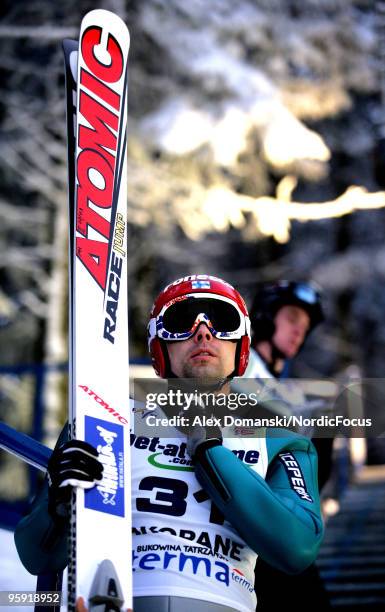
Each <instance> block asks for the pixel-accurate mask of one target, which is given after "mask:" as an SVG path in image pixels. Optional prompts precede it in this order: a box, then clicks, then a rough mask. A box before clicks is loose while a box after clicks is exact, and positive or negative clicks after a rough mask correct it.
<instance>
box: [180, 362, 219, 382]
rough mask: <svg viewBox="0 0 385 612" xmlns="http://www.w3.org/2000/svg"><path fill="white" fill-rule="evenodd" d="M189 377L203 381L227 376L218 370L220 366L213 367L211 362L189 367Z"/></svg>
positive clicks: (212, 380) (216, 379)
mask: <svg viewBox="0 0 385 612" xmlns="http://www.w3.org/2000/svg"><path fill="white" fill-rule="evenodd" d="M188 377H189V378H196V379H199V380H201V381H202V382H204V381H207V382H211V383H213V382H215V381H218V380H221V379H222V378H225V375H224V374H223V373H222V372H219V371H218V368H216V367H213V366H212V365H211V364H206V363H205V364H201V365H200V364H196V365H194V366H193V367H192V368H190V369H189V376H188Z"/></svg>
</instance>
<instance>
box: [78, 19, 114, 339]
mask: <svg viewBox="0 0 385 612" xmlns="http://www.w3.org/2000/svg"><path fill="white" fill-rule="evenodd" d="M101 48H102V51H101ZM101 54H102V56H103V61H102V60H101V59H100V58H101ZM79 63H80V74H79V99H78V126H79V127H78V134H77V147H78V152H77V159H76V179H77V185H76V231H77V233H78V235H77V236H76V256H77V257H78V258H79V260H80V261H81V263H82V264H83V265H84V266H85V267H86V269H87V270H88V272H89V273H90V274H91V276H92V278H93V279H94V280H95V282H96V283H97V284H98V285H99V287H101V289H102V290H103V291H104V293H105V300H104V311H105V322H104V332H103V337H104V338H105V339H106V340H108V341H109V342H111V343H112V344H113V343H114V341H115V337H114V334H115V329H116V317H117V308H118V301H119V291H120V279H121V275H122V270H123V261H124V256H125V252H124V251H123V250H122V246H123V244H124V235H125V231H126V226H125V221H124V218H123V215H122V214H120V213H117V205H118V194H119V186H120V181H121V171H122V165H123V163H124V152H125V143H124V142H123V139H124V137H125V133H124V132H125V130H124V129H123V125H124V122H123V121H121V119H120V115H121V114H123V115H124V105H125V97H124V95H122V92H124V91H125V58H124V54H123V50H122V48H121V46H120V45H119V42H118V40H117V39H116V38H115V37H114V36H113V34H111V33H110V32H108V30H107V24H106V26H105V27H104V28H103V29H102V28H100V27H99V26H91V27H89V28H87V29H86V30H85V32H84V34H83V36H82V39H81V41H80V49H79Z"/></svg>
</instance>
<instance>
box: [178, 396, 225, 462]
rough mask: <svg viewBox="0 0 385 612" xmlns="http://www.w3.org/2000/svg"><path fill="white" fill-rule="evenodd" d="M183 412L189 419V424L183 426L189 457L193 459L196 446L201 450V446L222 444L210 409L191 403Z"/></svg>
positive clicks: (218, 429)
mask: <svg viewBox="0 0 385 612" xmlns="http://www.w3.org/2000/svg"><path fill="white" fill-rule="evenodd" d="M184 414H185V416H186V417H187V418H188V420H189V425H188V427H185V428H184V433H185V434H186V436H187V443H186V449H187V452H188V454H189V455H190V457H191V459H195V456H196V453H197V452H198V448H201V450H203V448H208V447H211V446H217V445H219V444H222V441H223V439H222V431H221V428H220V427H219V425H218V424H216V422H215V420H216V419H215V417H214V416H213V415H212V414H211V410H210V411H208V410H205V408H204V407H202V406H199V405H198V406H197V405H194V404H193V405H191V406H190V408H189V409H188V410H186V411H185V413H184ZM201 445H204V446H201Z"/></svg>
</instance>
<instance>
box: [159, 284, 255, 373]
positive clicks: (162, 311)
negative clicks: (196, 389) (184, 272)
mask: <svg viewBox="0 0 385 612" xmlns="http://www.w3.org/2000/svg"><path fill="white" fill-rule="evenodd" d="M150 317H151V318H150V322H149V324H148V347H149V351H150V354H151V359H152V365H153V367H154V370H155V372H156V373H157V374H158V375H159V376H161V377H162V378H166V377H167V376H168V375H171V372H170V366H169V358H168V352H167V349H166V346H165V342H167V341H168V342H176V341H182V340H187V339H188V338H191V337H192V336H193V335H194V334H195V331H196V329H197V327H198V326H199V325H200V323H205V324H206V325H207V327H208V328H209V330H210V332H211V333H212V335H213V336H215V337H216V338H219V339H221V340H237V351H236V355H235V364H234V372H233V373H232V376H242V374H244V372H245V370H246V367H247V362H248V360H249V350H250V319H249V313H248V312H247V307H246V304H245V302H244V300H243V298H242V297H241V296H240V294H239V293H238V291H237V290H236V289H234V287H232V285H230V284H229V283H227V282H226V281H224V280H222V279H220V278H217V277H215V276H208V275H207V274H194V275H191V276H185V277H184V278H179V279H178V280H176V281H174V282H173V283H171V284H170V285H167V287H165V288H164V289H163V291H162V292H161V293H160V294H159V295H158V297H157V298H156V300H155V302H154V305H153V307H152V310H151V315H150Z"/></svg>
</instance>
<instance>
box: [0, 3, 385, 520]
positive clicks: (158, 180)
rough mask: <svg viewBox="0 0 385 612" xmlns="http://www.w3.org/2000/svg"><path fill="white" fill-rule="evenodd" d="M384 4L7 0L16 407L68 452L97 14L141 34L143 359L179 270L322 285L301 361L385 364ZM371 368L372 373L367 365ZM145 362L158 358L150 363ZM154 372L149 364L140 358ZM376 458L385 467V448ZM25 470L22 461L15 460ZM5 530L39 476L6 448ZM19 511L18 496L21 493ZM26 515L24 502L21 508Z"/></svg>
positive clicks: (1, 360)
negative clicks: (75, 270) (153, 312)
mask: <svg viewBox="0 0 385 612" xmlns="http://www.w3.org/2000/svg"><path fill="white" fill-rule="evenodd" d="M384 4H385V3H383V2H379V1H378V2H376V1H374V0H307V1H306V2H300V1H299V0H238V1H237V2H234V1H233V0H205V1H204V0H190V1H189V2H186V1H185V0H135V1H129V0H127V1H124V0H110V1H107V0H105V1H104V2H103V1H97V0H95V1H94V2H91V1H85V0H76V1H75V0H66V1H65V2H61V3H56V2H52V1H51V0H30V1H29V2H25V1H23V0H13V1H12V2H11V1H9V2H8V1H7V2H6V1H4V2H3V3H2V6H1V8H0V15H1V21H0V71H1V96H0V128H1V131H0V160H1V163H0V176H1V180H0V247H1V258H0V342H1V353H0V366H1V368H0V399H1V404H0V418H1V420H3V421H5V422H7V423H8V424H10V425H12V426H14V427H16V428H18V429H20V430H22V431H25V432H28V433H30V434H32V435H34V436H35V437H37V438H40V439H42V440H44V441H45V442H47V443H48V444H50V445H52V444H53V442H54V441H55V440H56V437H57V434H58V431H59V429H60V426H61V424H62V423H63V422H64V420H65V410H66V374H65V371H66V370H65V368H66V363H67V232H68V230H67V185H66V171H67V170H66V135H65V101H64V70H63V57H62V50H61V41H62V39H63V38H65V37H69V38H77V36H78V29H79V25H80V21H81V18H82V16H83V15H84V14H85V13H86V12H87V11H88V10H91V9H93V8H107V9H110V10H113V11H114V12H116V13H118V14H119V15H120V16H121V17H122V18H123V19H124V20H125V22H126V23H127V25H128V27H129V29H130V32H131V37H132V39H131V52H130V65H129V98H128V107H129V140H128V215H129V234H128V235H129V304H130V357H131V360H132V362H133V363H135V364H136V367H137V368H138V367H141V366H143V365H144V366H145V365H146V363H148V359H147V352H146V333H145V326H146V323H147V317H148V313H149V309H150V307H151V303H152V300H153V298H154V295H155V294H156V293H157V291H158V290H159V289H160V288H161V287H162V286H163V285H164V284H166V283H167V282H169V281H170V280H173V279H175V278H178V277H179V276H184V275H186V274H188V273H195V272H197V273H210V274H215V275H218V276H222V277H224V278H225V279H227V280H228V281H230V282H231V283H233V284H234V285H235V286H236V287H237V288H238V289H240V291H241V292H242V293H243V294H244V295H245V297H246V298H247V299H248V300H251V298H252V296H253V288H254V286H255V283H256V282H257V281H261V280H271V279H278V278H287V279H290V280H299V279H313V280H315V281H316V282H318V283H319V285H320V286H321V287H322V289H323V293H324V303H325V310H326V315H327V318H326V322H325V323H324V324H323V325H322V326H321V327H320V328H319V329H317V330H316V332H315V333H314V334H313V335H312V337H311V338H310V339H309V342H308V344H307V347H306V349H305V350H303V352H302V353H301V355H300V356H299V358H298V359H297V361H296V363H295V364H294V365H293V370H292V371H293V373H294V374H296V375H299V376H302V377H311V378H317V377H329V378H331V377H337V378H338V379H343V378H344V377H345V378H346V377H349V375H350V374H349V372H350V373H351V372H352V371H354V375H355V376H362V377H366V378H368V377H371V378H372V377H382V376H383V374H384V372H385V351H384V346H385V290H384V279H385V241H384V237H385V210H384V208H385V191H383V189H385V174H384V169H385V146H384V142H385V78H384V69H385V17H383V15H384V9H385V7H384ZM352 367H353V370H351V368H352ZM137 371H139V370H137ZM141 371H142V370H141ZM368 452H369V459H370V462H371V463H381V462H385V457H384V447H383V445H381V444H373V445H372V446H371V447H370V448H369V450H368ZM10 466H12V469H11V468H10ZM0 470H1V472H0V473H1V479H0V498H2V499H3V500H5V501H6V502H7V503H8V502H9V506H5V505H4V513H3V514H4V517H5V519H4V520H3V523H6V522H7V521H8V522H9V523H12V520H13V519H12V518H8V514H7V512H8V510H9V512H10V515H9V516H11V514H12V512H13V511H14V509H15V508H16V509H17V510H18V511H20V509H22V507H23V504H22V502H23V500H25V496H26V491H27V490H28V489H29V488H30V487H31V486H32V487H33V486H34V483H33V482H32V485H31V482H30V477H31V474H30V473H29V472H28V470H27V469H26V468H25V467H24V466H22V465H21V464H18V463H17V462H14V461H13V460H12V458H9V457H8V456H6V455H5V454H4V453H2V454H1V455H0ZM17 504H19V505H17ZM12 516H13V515H12Z"/></svg>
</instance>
